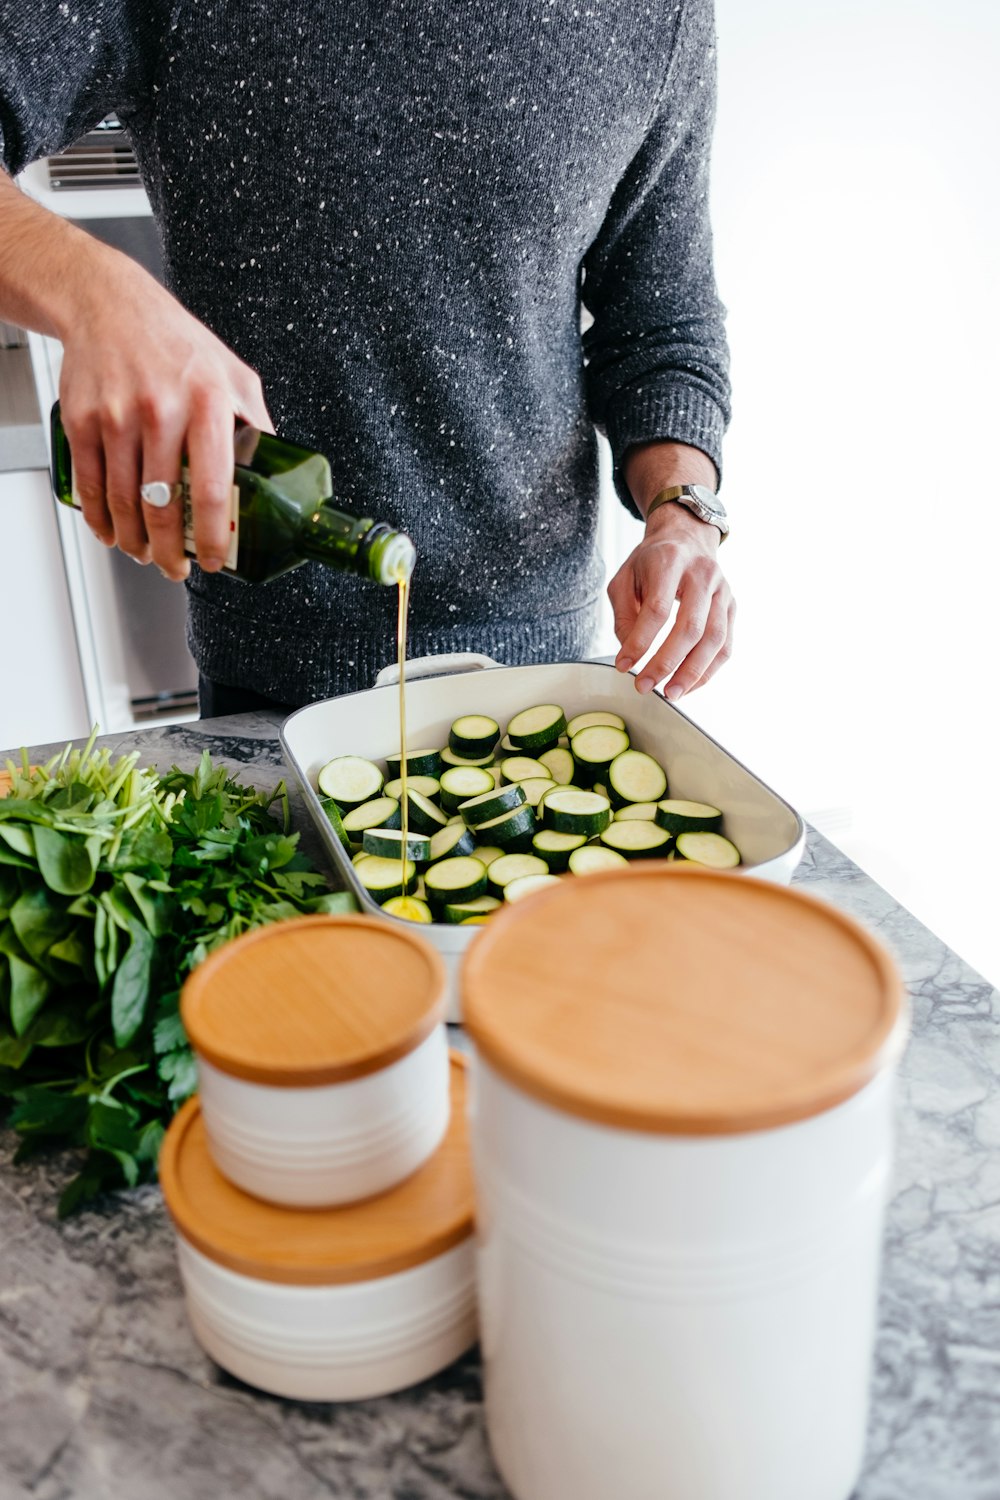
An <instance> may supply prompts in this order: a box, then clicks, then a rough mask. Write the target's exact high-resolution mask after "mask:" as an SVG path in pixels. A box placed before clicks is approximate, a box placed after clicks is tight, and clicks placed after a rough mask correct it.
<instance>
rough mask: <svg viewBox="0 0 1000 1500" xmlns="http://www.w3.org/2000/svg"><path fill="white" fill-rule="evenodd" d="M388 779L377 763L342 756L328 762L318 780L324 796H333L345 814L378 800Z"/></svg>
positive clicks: (356, 757) (358, 756) (361, 758)
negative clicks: (361, 805) (362, 804)
mask: <svg viewBox="0 0 1000 1500" xmlns="http://www.w3.org/2000/svg"><path fill="white" fill-rule="evenodd" d="M384 780H385V778H384V776H383V775H382V772H381V771H380V770H379V768H378V766H377V765H376V764H375V762H374V761H372V760H365V759H364V758H363V757H362V756H360V755H338V756H337V758H336V759H335V760H328V761H327V763H326V765H325V766H324V767H323V769H322V770H321V771H320V773H319V775H318V776H317V778H316V781H317V784H318V786H319V789H320V791H321V792H322V793H323V796H324V797H332V798H333V800H334V802H336V804H337V806H338V807H339V808H340V810H341V812H342V813H343V812H346V811H347V809H348V808H351V807H357V806H358V805H359V804H360V803H362V802H370V801H371V799H372V798H373V797H377V796H378V794H379V792H380V791H381V790H382V785H383V782H384Z"/></svg>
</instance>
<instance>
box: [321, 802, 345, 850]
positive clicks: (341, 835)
mask: <svg viewBox="0 0 1000 1500" xmlns="http://www.w3.org/2000/svg"><path fill="white" fill-rule="evenodd" d="M320 807H322V809H323V811H324V812H325V813H326V816H327V818H328V819H329V821H330V825H331V827H332V828H333V831H334V833H335V834H336V835H337V837H338V839H339V840H340V842H341V843H342V844H343V846H344V848H345V849H346V850H347V851H348V853H350V851H351V847H352V845H351V840H350V838H349V837H348V833H347V829H346V828H345V827H344V820H343V818H342V817H341V816H340V808H339V807H338V806H337V804H336V802H334V800H333V798H332V797H322V798H321V799H320Z"/></svg>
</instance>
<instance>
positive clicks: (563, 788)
mask: <svg viewBox="0 0 1000 1500" xmlns="http://www.w3.org/2000/svg"><path fill="white" fill-rule="evenodd" d="M583 791H586V787H582V786H574V785H573V783H572V782H571V781H570V782H568V783H566V784H565V785H564V784H562V783H560V782H558V781H557V782H556V783H555V785H554V786H550V787H549V788H548V789H547V790H546V791H544V792H543V793H542V795H541V799H540V801H539V803H538V805H539V807H541V808H544V806H545V804H546V802H547V801H548V800H549V798H550V797H551V796H552V794H553V792H583Z"/></svg>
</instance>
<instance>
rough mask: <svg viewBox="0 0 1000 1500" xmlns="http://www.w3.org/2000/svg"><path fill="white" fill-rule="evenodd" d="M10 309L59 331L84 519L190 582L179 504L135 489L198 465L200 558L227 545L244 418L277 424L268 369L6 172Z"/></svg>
mask: <svg viewBox="0 0 1000 1500" xmlns="http://www.w3.org/2000/svg"><path fill="white" fill-rule="evenodd" d="M0 317H4V318H9V319H10V320H11V321H12V322H15V323H20V324H21V326H22V327H27V328H37V329H38V330H39V331H40V332H43V333H50V334H55V335H56V337H58V338H60V339H61V340H62V343H63V346H64V349H65V354H64V359H63V367H62V377H61V380H60V391H59V397H60V405H61V408H62V420H63V426H64V427H65V429H66V435H67V437H68V439H69V445H70V450H71V453H72V458H73V475H74V481H75V487H76V490H77V493H78V494H79V497H80V502H81V505H82V508H83V514H84V517H85V518H86V521H87V523H88V525H89V526H90V527H91V529H92V530H93V531H94V532H95V534H96V535H97V536H99V537H100V539H101V540H102V541H103V542H105V543H106V544H107V545H108V546H113V545H115V544H116V543H117V545H118V546H119V547H120V548H121V549H122V551H123V552H127V553H128V554H129V556H130V557H134V558H135V559H136V561H137V562H149V561H150V560H152V561H153V562H155V563H156V564H157V565H158V566H159V567H160V568H161V569H162V571H163V572H164V573H165V574H166V575H167V576H168V577H169V578H173V579H182V578H185V577H186V576H187V574H188V571H189V566H190V565H189V563H188V560H187V558H186V556H185V554H184V547H183V534H182V522H183V517H182V515H181V506H180V504H179V502H177V501H172V502H171V503H170V504H169V505H167V506H165V507H164V508H162V509H157V508H156V507H155V506H151V505H147V504H146V503H145V502H144V501H143V500H142V499H141V496H140V493H139V487H140V485H142V484H148V483H150V482H151V481H154V480H161V481H163V482H165V483H167V484H174V483H175V482H176V481H177V480H178V479H179V478H180V470H181V457H182V455H183V456H184V459H185V463H186V466H187V468H188V470H189V473H190V481H191V504H192V510H193V513H194V526H195V548H196V551H197V555H198V563H199V565H200V566H201V567H203V568H205V569H206V571H208V572H216V571H218V569H219V568H221V567H222V565H223V563H224V561H225V557H226V552H227V548H228V539H229V510H230V497H231V495H232V484H233V478H232V476H233V433H234V428H235V420H236V418H237V417H239V418H242V419H243V420H244V421H246V422H249V423H251V424H252V425H253V426H254V427H259V428H261V429H263V430H264V431H267V432H273V431H274V428H273V426H272V424H271V419H270V417H269V416H268V412H267V407H266V405H265V402H264V395H263V391H262V390H261V384H260V380H259V378H258V376H257V375H256V374H255V373H254V371H253V370H251V369H250V368H249V367H248V366H247V365H245V364H243V362H242V360H240V359H238V358H237V357H236V355H235V354H233V353H232V351H231V350H230V349H228V348H227V347H226V346H225V344H223V343H222V342H221V341H220V340H219V339H217V338H216V337H215V335H214V334H212V333H210V332H209V330H208V329H207V328H205V327H204V325H203V324H201V323H199V322H198V321H197V319H196V318H194V317H192V316H191V314H190V313H188V312H186V311H185V309H184V308H183V307H182V306H181V305H180V303H179V302H178V301H177V300H176V299H175V298H174V297H172V296H171V295H170V293H169V292H167V291H165V290H164V288H163V287H161V286H160V285H159V283H158V282H157V281H155V280H154V279H153V278H152V277H151V276H149V275H148V274H147V273H146V272H145V271H144V270H143V269H142V268H141V267H140V266H139V265H137V264H136V262H134V261H132V260H130V259H129V258H128V257H127V256H124V255H121V254H120V253H119V252H118V251H116V250H112V249H110V248H109V247H108V246H106V245H102V244H100V243H99V242H98V241H97V240H95V239H93V238H92V236H90V235H87V234H85V233H83V232H82V231H81V230H79V229H77V228H76V227H75V226H74V225H72V224H69V223H67V222H66V221H65V220H63V219H60V218H59V217H58V216H57V215H55V214H51V213H49V212H48V211H47V210H46V209H43V208H41V207H39V206H38V205H37V204H34V203H32V202H30V200H28V199H27V198H26V197H25V196H24V194H22V193H21V192H19V191H18V189H17V188H15V187H14V185H13V184H12V183H11V182H10V180H9V178H7V177H6V176H5V175H4V174H3V172H2V171H0Z"/></svg>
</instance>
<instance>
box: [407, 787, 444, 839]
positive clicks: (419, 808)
mask: <svg viewBox="0 0 1000 1500" xmlns="http://www.w3.org/2000/svg"><path fill="white" fill-rule="evenodd" d="M406 806H407V812H408V817H407V823H408V824H409V826H410V827H411V828H412V829H414V831H415V832H416V833H437V832H438V830H439V829H441V828H443V827H444V826H445V824H446V823H447V821H448V815H447V813H443V812H442V811H441V809H440V808H439V807H435V806H434V803H433V802H432V801H431V800H430V798H429V797H425V796H424V794H423V792H411V791H409V790H408V791H407V793H406Z"/></svg>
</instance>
